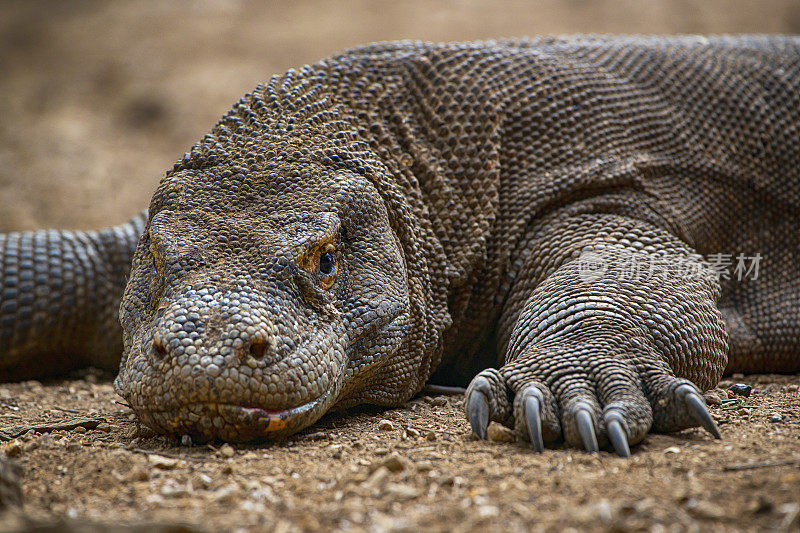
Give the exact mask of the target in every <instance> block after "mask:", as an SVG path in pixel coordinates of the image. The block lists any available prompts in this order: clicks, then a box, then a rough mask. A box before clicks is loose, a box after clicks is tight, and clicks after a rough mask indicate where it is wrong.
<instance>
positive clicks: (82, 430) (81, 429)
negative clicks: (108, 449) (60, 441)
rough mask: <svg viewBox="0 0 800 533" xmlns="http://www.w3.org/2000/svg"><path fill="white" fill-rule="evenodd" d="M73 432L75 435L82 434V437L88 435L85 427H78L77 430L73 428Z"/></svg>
mask: <svg viewBox="0 0 800 533" xmlns="http://www.w3.org/2000/svg"><path fill="white" fill-rule="evenodd" d="M72 432H73V433H79V434H81V435H84V434H85V433H86V428H85V427H83V426H78V427H76V428H73V429H72Z"/></svg>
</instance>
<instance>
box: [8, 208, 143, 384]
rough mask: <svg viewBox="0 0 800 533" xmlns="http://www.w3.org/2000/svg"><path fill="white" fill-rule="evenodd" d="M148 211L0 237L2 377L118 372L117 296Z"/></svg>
mask: <svg viewBox="0 0 800 533" xmlns="http://www.w3.org/2000/svg"><path fill="white" fill-rule="evenodd" d="M146 220H147V211H142V212H141V213H139V214H138V215H137V216H135V217H134V218H132V219H131V220H129V221H128V222H125V223H124V224H121V225H119V226H114V227H111V228H106V229H104V230H100V231H60V230H40V231H29V232H21V233H7V234H0V381H17V380H21V379H31V378H38V377H45V376H48V375H55V374H58V373H59V372H63V371H65V370H69V369H72V368H76V367H80V366H86V365H93V366H97V367H100V368H106V369H109V370H114V371H116V370H117V366H118V365H119V359H120V356H121V354H122V330H121V327H120V325H119V318H118V309H119V301H120V298H121V297H122V293H123V291H124V288H125V283H126V281H127V277H128V273H129V271H130V265H131V258H132V257H133V252H134V250H135V249H136V243H137V242H138V240H139V236H140V235H141V233H142V230H143V228H144V225H145V222H146Z"/></svg>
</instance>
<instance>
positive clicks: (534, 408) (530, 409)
mask: <svg viewBox="0 0 800 533" xmlns="http://www.w3.org/2000/svg"><path fill="white" fill-rule="evenodd" d="M540 394H541V393H540V392H539V391H537V390H535V389H534V390H531V391H530V392H528V393H527V395H526V397H525V402H524V403H523V404H522V405H523V412H524V413H525V422H526V423H527V425H528V437H529V438H530V441H531V445H532V446H533V449H534V450H535V451H536V452H537V453H542V452H543V451H544V439H543V438H542V417H541V415H540V414H539V413H540V409H541V405H542V402H541V399H540V397H539V396H540Z"/></svg>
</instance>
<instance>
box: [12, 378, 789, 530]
mask: <svg viewBox="0 0 800 533" xmlns="http://www.w3.org/2000/svg"><path fill="white" fill-rule="evenodd" d="M736 381H737V382H745V383H748V384H751V385H752V387H753V391H752V393H751V395H750V397H747V398H745V397H741V396H735V395H733V394H730V396H731V397H730V398H728V396H729V394H728V393H727V390H725V389H727V387H729V386H730V385H731V384H732V383H733V381H730V380H728V381H725V382H723V383H722V384H721V385H720V387H721V389H718V390H717V391H715V394H714V395H713V396H714V401H715V402H719V404H718V405H714V406H712V413H713V416H714V417H715V419H716V420H717V423H718V424H719V426H720V429H721V431H722V434H723V437H724V438H723V440H722V441H715V440H713V439H711V438H710V437H709V436H708V435H707V434H705V433H703V432H702V431H700V430H688V431H684V432H682V433H679V434H675V435H651V436H649V437H648V438H647V439H646V440H645V442H644V443H643V444H641V445H640V446H638V447H636V448H635V449H634V455H633V457H632V458H631V459H627V460H626V459H620V458H618V457H616V456H614V455H612V454H610V453H606V452H602V453H600V454H599V455H597V456H590V455H588V454H586V453H583V452H580V451H577V450H567V449H560V450H548V451H546V452H545V453H543V454H541V455H538V454H535V453H533V451H532V450H531V448H529V447H528V446H527V445H518V444H511V443H507V442H502V441H499V442H496V441H492V442H486V441H475V440H473V439H472V438H471V437H470V436H469V425H468V424H467V422H466V421H465V420H464V415H463V413H462V410H461V403H462V401H463V396H461V395H459V396H421V397H418V398H416V399H413V400H412V401H410V402H408V403H407V404H405V405H404V406H402V407H400V408H398V409H391V410H387V411H379V410H375V409H360V410H353V411H350V412H347V413H344V414H338V413H336V414H332V415H328V416H326V417H325V418H323V420H322V421H321V422H320V423H318V424H316V425H315V426H313V427H311V428H309V429H308V430H306V431H304V432H303V433H301V434H299V435H296V436H294V437H293V438H291V440H289V441H288V442H285V443H282V444H273V445H269V444H261V445H240V446H236V447H230V446H227V445H224V444H223V445H220V444H216V445H212V446H208V445H198V446H193V447H192V446H185V445H181V444H180V443H177V442H171V441H167V440H165V439H163V438H161V437H152V436H147V435H143V436H137V435H140V432H138V431H137V429H136V424H135V422H134V421H133V420H132V419H131V415H130V411H129V410H128V409H127V408H126V407H124V406H122V405H120V404H119V403H117V400H118V397H117V396H116V395H115V394H114V392H113V389H112V386H111V383H110V382H109V381H104V380H99V381H98V380H97V378H96V377H95V375H94V374H91V373H89V374H87V375H85V376H83V378H82V379H73V380H64V381H58V382H53V383H48V384H45V385H43V384H41V383H39V382H33V381H31V382H26V383H20V384H6V385H3V386H2V387H0V412H2V414H1V415H0V428H2V431H4V432H5V433H10V434H15V433H18V432H19V431H21V430H22V429H25V427H29V426H34V425H39V424H42V425H50V426H53V425H57V424H58V423H65V422H69V421H74V420H78V421H81V420H84V421H86V420H89V421H92V423H91V424H87V425H89V426H92V425H94V424H97V423H98V421H101V422H100V423H99V425H97V426H96V427H95V428H94V429H90V430H86V429H85V428H84V427H80V428H79V429H76V430H61V431H52V432H45V433H43V434H39V432H37V431H36V430H31V431H29V432H28V433H26V434H25V435H23V436H22V437H19V438H17V439H14V440H12V441H10V442H6V443H5V444H4V446H3V449H4V450H5V452H6V453H7V454H10V455H12V456H14V457H15V459H16V460H17V461H18V462H19V464H21V465H22V467H23V468H24V471H25V478H24V497H25V501H26V503H25V508H24V512H25V515H24V516H21V515H20V514H19V513H10V514H6V515H5V517H2V516H0V531H3V530H5V529H8V530H14V529H15V528H23V527H31V525H32V521H33V522H34V523H35V524H37V525H38V527H42V525H43V524H48V523H49V524H50V525H51V527H53V530H60V529H61V528H64V527H66V526H69V525H72V526H73V527H75V528H77V526H81V525H83V526H85V523H86V521H100V522H104V523H110V524H115V525H119V524H139V525H141V524H142V522H144V523H146V524H149V526H150V527H152V526H155V525H159V524H161V525H162V527H164V528H165V529H164V530H165V531H169V530H170V529H168V528H167V527H166V526H163V524H169V523H175V522H181V523H184V524H185V525H184V526H183V529H182V530H184V531H203V530H232V531H264V530H272V529H273V528H274V530H275V531H283V532H289V531H305V530H309V531H316V530H323V531H332V530H338V531H362V530H369V531H419V530H429V531H453V530H457V531H482V530H505V531H539V530H540V531H559V530H569V529H570V528H574V530H578V531H583V530H590V531H641V530H652V531H729V530H742V531H753V530H767V529H769V530H772V529H775V530H778V531H781V530H783V531H789V530H800V522H799V521H800V401H798V400H799V399H800V396H798V388H800V377H797V376H793V377H787V376H748V377H744V378H742V377H740V376H737V377H736ZM778 419H780V420H779V421H778ZM19 426H22V427H19ZM40 431H45V430H40ZM493 433H495V434H496V436H495V438H498V439H501V440H502V439H503V438H504V436H505V433H503V432H502V431H496V432H493ZM54 521H55V523H54ZM59 521H60V522H59ZM172 530H177V529H172Z"/></svg>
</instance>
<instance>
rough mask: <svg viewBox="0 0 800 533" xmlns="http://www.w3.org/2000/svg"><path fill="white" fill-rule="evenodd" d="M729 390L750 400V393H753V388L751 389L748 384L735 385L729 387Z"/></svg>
mask: <svg viewBox="0 0 800 533" xmlns="http://www.w3.org/2000/svg"><path fill="white" fill-rule="evenodd" d="M728 390H729V391H731V392H733V393H734V394H736V395H737V396H744V397H745V398H748V397H749V396H750V393H751V392H752V391H753V387H751V386H750V385H748V384H746V383H734V384H733V385H731V386H730V387H728Z"/></svg>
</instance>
